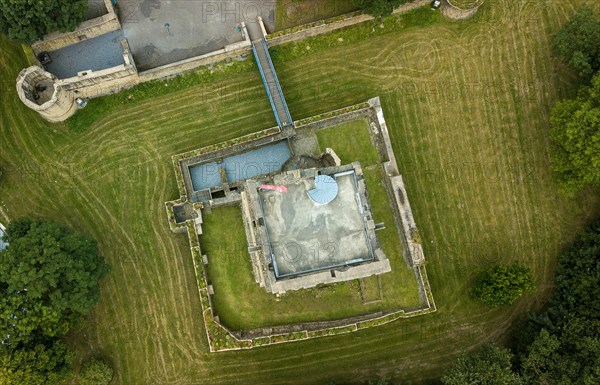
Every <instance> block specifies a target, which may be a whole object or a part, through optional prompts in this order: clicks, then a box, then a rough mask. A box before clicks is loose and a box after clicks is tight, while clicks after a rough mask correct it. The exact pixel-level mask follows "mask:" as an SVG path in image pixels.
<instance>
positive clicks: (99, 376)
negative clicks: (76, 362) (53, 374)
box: [79, 358, 113, 385]
mask: <svg viewBox="0 0 600 385" xmlns="http://www.w3.org/2000/svg"><path fill="white" fill-rule="evenodd" d="M112 378H113V369H112V368H111V367H110V366H109V365H108V364H107V363H106V362H104V361H102V360H99V359H96V358H92V359H91V360H90V361H88V363H87V364H85V366H84V367H83V369H82V370H81V373H80V374H79V384H80V385H108V384H109V383H110V381H112Z"/></svg>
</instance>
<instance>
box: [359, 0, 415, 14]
mask: <svg viewBox="0 0 600 385" xmlns="http://www.w3.org/2000/svg"><path fill="white" fill-rule="evenodd" d="M352 1H354V4H356V6H357V7H359V8H360V9H362V10H363V11H365V12H366V13H368V14H369V15H372V16H375V17H378V16H386V15H389V14H391V13H392V11H393V10H394V9H395V8H396V7H398V6H399V5H401V4H403V3H406V2H407V0H352Z"/></svg>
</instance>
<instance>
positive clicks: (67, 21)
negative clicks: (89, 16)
mask: <svg viewBox="0 0 600 385" xmlns="http://www.w3.org/2000/svg"><path fill="white" fill-rule="evenodd" d="M87 8H88V0H0V32H1V33H3V34H5V35H7V36H8V37H9V38H10V39H17V40H19V41H21V42H23V43H28V44H30V43H33V42H34V41H36V40H40V39H41V38H42V37H43V36H44V35H46V34H47V33H50V32H54V31H61V32H67V31H72V30H74V29H75V27H77V25H78V24H79V23H80V22H82V21H83V19H84V18H85V12H86V11H87Z"/></svg>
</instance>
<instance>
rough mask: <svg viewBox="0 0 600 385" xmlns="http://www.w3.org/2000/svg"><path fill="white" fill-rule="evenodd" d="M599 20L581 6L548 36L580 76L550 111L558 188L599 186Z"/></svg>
mask: <svg viewBox="0 0 600 385" xmlns="http://www.w3.org/2000/svg"><path fill="white" fill-rule="evenodd" d="M599 42H600V20H599V19H598V18H597V17H596V16H595V15H594V12H593V9H592V8H591V7H589V6H584V7H582V8H581V9H580V10H579V11H578V12H577V14H576V15H575V16H573V17H572V18H571V19H570V20H569V21H568V22H567V23H565V25H564V26H563V27H562V28H561V29H560V30H559V31H558V32H556V33H555V35H554V37H553V49H554V52H555V53H556V54H557V55H559V56H560V57H562V58H563V59H564V60H565V62H566V63H567V64H568V65H569V66H570V67H571V68H572V69H573V70H574V71H575V72H576V73H577V74H579V75H580V77H581V83H582V88H581V89H580V91H579V93H578V96H577V97H576V98H574V99H567V100H562V101H559V102H558V103H557V104H556V106H555V107H554V109H553V110H552V114H551V118H550V123H551V127H552V128H551V133H550V137H551V139H552V141H553V146H552V149H551V158H552V168H553V171H554V174H555V177H556V180H557V182H558V184H559V185H560V187H561V190H562V191H563V192H565V193H567V194H574V193H576V192H578V191H580V190H582V189H584V188H585V187H588V186H592V187H600V73H599V72H598V71H599V70H600V43H599Z"/></svg>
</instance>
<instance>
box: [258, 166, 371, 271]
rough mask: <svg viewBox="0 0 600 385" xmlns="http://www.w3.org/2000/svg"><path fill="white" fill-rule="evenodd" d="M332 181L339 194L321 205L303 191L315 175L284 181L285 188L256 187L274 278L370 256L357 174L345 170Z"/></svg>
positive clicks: (359, 260) (353, 261)
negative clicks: (261, 188) (335, 183)
mask: <svg viewBox="0 0 600 385" xmlns="http://www.w3.org/2000/svg"><path fill="white" fill-rule="evenodd" d="M336 181H337V183H338V187H339V190H338V194H337V196H336V197H335V199H333V200H332V201H331V202H330V203H328V204H326V205H319V204H317V203H315V202H314V201H313V200H312V199H311V198H310V197H309V195H308V191H309V190H312V189H314V188H315V178H303V179H299V180H296V181H294V182H291V183H288V184H286V185H285V187H286V188H287V190H288V192H287V193H280V192H277V191H259V201H260V204H261V206H262V210H263V216H264V221H265V225H266V228H267V233H268V238H269V239H268V242H269V244H270V250H271V256H272V262H273V267H274V270H275V276H276V277H277V278H285V277H292V276H295V275H299V274H306V273H312V272H315V271H319V270H327V269H335V268H341V267H344V266H348V265H353V264H358V263H363V262H367V261H371V260H373V252H372V250H371V247H370V243H369V239H368V237H367V229H366V223H365V219H364V218H363V211H362V204H361V203H360V202H359V199H360V198H359V194H358V189H357V183H356V176H355V174H354V173H353V172H346V173H342V174H338V176H337V177H336Z"/></svg>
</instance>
